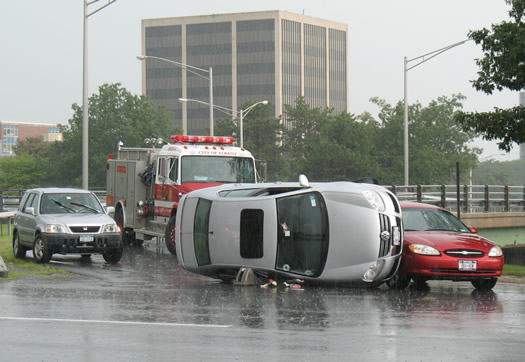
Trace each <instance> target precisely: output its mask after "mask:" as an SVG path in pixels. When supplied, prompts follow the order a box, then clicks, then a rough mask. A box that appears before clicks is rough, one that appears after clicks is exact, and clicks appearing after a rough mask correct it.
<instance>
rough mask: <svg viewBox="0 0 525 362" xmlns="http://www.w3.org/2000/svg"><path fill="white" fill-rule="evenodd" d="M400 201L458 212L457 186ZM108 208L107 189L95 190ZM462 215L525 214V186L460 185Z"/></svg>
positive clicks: (5, 202) (6, 207)
mask: <svg viewBox="0 0 525 362" xmlns="http://www.w3.org/2000/svg"><path fill="white" fill-rule="evenodd" d="M385 187H387V188H388V189H389V190H391V191H392V192H393V193H394V194H395V195H396V196H397V198H398V199H399V200H400V201H417V202H423V203H427V204H434V205H438V206H441V207H443V208H445V209H448V210H450V211H455V212H457V211H458V201H457V198H458V197H457V196H458V190H457V187H456V185H408V186H385ZM24 191H25V190H4V191H0V211H13V210H16V209H17V208H18V205H19V203H20V199H21V198H22V195H23V194H24ZM91 191H93V192H94V193H95V194H96V195H97V196H98V198H99V199H100V201H101V202H102V203H103V204H104V205H105V203H106V190H105V189H102V188H96V189H91ZM459 196H460V197H459V205H460V212H465V213H480V212H525V186H507V185H460V190H459Z"/></svg>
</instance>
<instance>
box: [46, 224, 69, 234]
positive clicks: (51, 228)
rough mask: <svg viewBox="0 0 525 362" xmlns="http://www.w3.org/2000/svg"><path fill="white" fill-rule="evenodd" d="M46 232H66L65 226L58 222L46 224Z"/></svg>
mask: <svg viewBox="0 0 525 362" xmlns="http://www.w3.org/2000/svg"><path fill="white" fill-rule="evenodd" d="M46 233H50V234H67V230H66V227H65V226H64V225H59V224H47V225H46Z"/></svg>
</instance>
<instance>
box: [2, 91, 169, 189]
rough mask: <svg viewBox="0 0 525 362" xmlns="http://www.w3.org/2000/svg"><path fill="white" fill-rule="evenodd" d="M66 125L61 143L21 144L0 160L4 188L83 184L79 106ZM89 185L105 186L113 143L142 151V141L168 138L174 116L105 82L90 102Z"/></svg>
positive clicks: (75, 105) (25, 141) (80, 113)
mask: <svg viewBox="0 0 525 362" xmlns="http://www.w3.org/2000/svg"><path fill="white" fill-rule="evenodd" d="M72 109H73V116H72V118H71V119H70V120H69V121H68V123H69V124H68V125H67V126H64V125H61V126H60V128H61V131H62V135H63V139H64V140H63V142H54V143H46V142H44V141H42V139H27V140H24V141H21V142H20V143H19V144H18V145H17V147H16V148H15V152H16V154H17V156H16V157H13V158H5V159H3V160H2V161H1V162H0V171H5V170H8V172H0V186H1V187H2V188H3V189H13V188H29V187H34V186H74V187H80V185H81V184H82V131H83V129H82V127H83V124H82V118H83V110H82V107H81V106H79V105H77V104H73V106H72ZM88 125H89V128H88V129H89V147H88V148H89V150H88V151H89V161H88V162H89V187H104V186H105V185H106V160H107V158H108V155H109V154H112V153H116V151H117V147H118V146H117V144H118V142H119V141H122V142H123V143H124V145H125V146H130V147H141V146H142V145H143V140H144V139H145V138H147V137H152V136H154V135H155V136H159V137H163V138H164V139H169V136H170V135H172V134H174V133H175V129H174V127H173V116H172V115H171V113H168V112H166V111H165V110H164V109H159V108H157V107H156V106H154V105H153V103H151V101H150V100H149V99H148V98H147V97H144V96H137V95H132V94H131V93H129V92H128V91H127V90H126V89H125V88H123V87H121V86H120V84H104V85H102V86H100V87H99V93H98V94H94V95H92V96H91V97H90V98H89V124H88Z"/></svg>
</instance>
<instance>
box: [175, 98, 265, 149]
mask: <svg viewBox="0 0 525 362" xmlns="http://www.w3.org/2000/svg"><path fill="white" fill-rule="evenodd" d="M179 102H181V103H186V102H195V103H200V104H205V105H209V103H206V102H203V101H199V100H198V99H187V98H179ZM259 104H268V101H267V100H264V101H260V102H257V103H254V104H252V105H251V106H249V107H248V108H246V109H244V110H243V109H241V110H239V111H236V110H233V109H230V108H226V107H222V106H216V105H212V106H213V108H215V109H217V110H218V111H221V112H223V113H226V114H228V115H232V116H234V115H237V114H239V130H240V134H241V135H240V137H241V147H244V142H243V136H244V135H243V117H244V116H246V115H247V114H248V112H250V111H251V110H252V109H254V108H255V107H256V106H258V105H259Z"/></svg>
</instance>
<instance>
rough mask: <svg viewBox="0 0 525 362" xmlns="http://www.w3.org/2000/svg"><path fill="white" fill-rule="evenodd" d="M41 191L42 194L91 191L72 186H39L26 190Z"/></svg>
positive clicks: (85, 192)
mask: <svg viewBox="0 0 525 362" xmlns="http://www.w3.org/2000/svg"><path fill="white" fill-rule="evenodd" d="M35 191H36V192H40V193H42V194H66V193H76V194H90V193H91V191H89V190H84V189H76V188H72V187H38V188H34V189H29V190H26V192H35Z"/></svg>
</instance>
